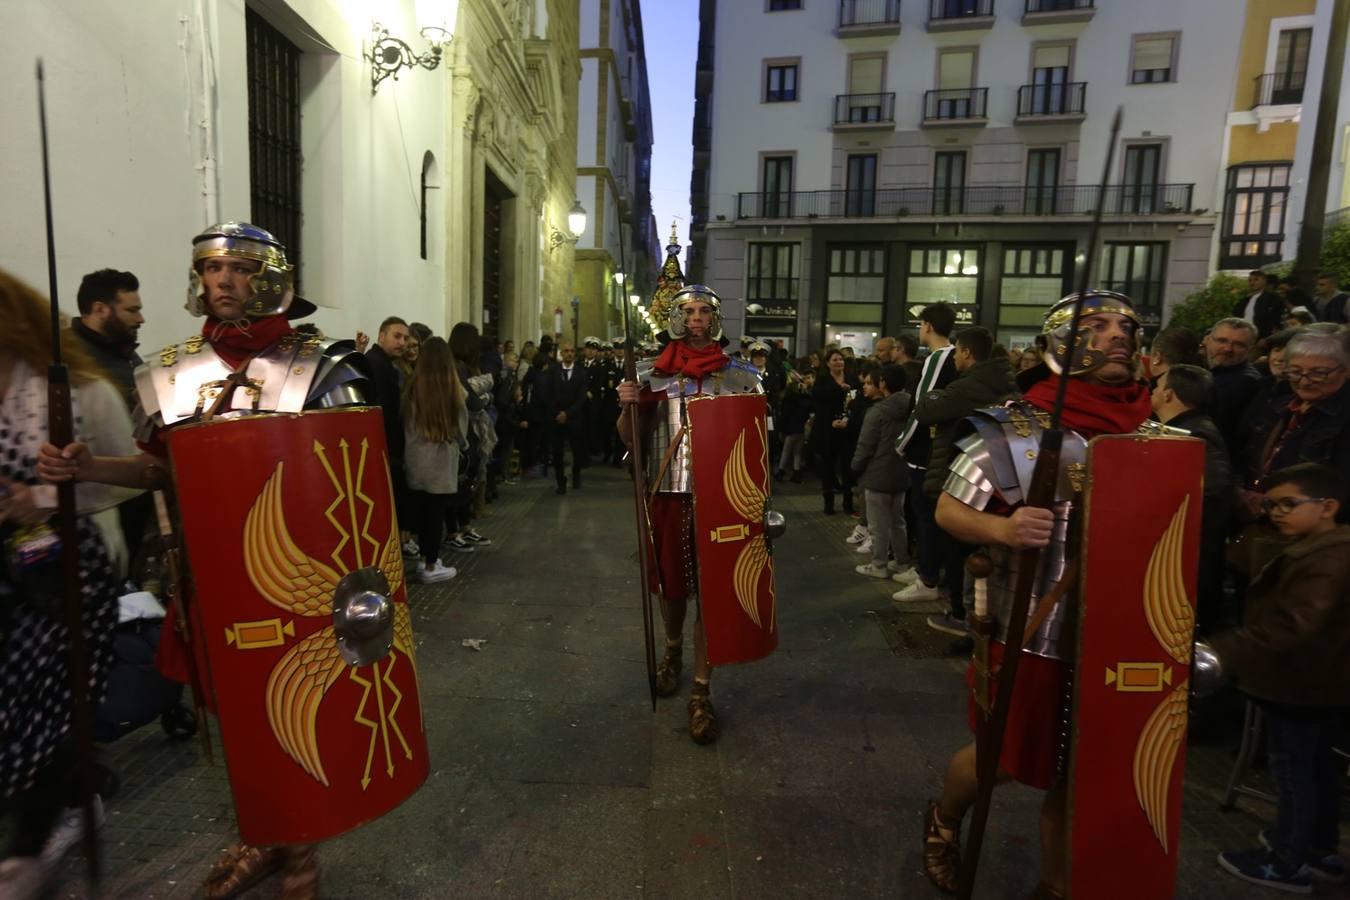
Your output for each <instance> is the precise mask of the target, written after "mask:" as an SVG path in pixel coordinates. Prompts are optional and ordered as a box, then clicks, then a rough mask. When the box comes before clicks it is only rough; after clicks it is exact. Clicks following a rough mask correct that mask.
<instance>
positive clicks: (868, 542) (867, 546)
mask: <svg viewBox="0 0 1350 900" xmlns="http://www.w3.org/2000/svg"><path fill="white" fill-rule="evenodd" d="M853 552H854V553H871V552H872V537H871V536H870V535H869V536H867V537H865V538H863V542H862V543H861V544H859V545H858V546H857V547H856V548H854V550H853Z"/></svg>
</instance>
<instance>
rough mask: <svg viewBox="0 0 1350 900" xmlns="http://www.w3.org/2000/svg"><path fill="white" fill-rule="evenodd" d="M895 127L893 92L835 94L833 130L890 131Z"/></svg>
mask: <svg viewBox="0 0 1350 900" xmlns="http://www.w3.org/2000/svg"><path fill="white" fill-rule="evenodd" d="M894 128H895V92H894V91H891V92H889V93H885V94H836V95H835V98H834V130H835V131H891V130H893V129H894Z"/></svg>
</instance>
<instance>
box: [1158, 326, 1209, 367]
mask: <svg viewBox="0 0 1350 900" xmlns="http://www.w3.org/2000/svg"><path fill="white" fill-rule="evenodd" d="M1151 349H1152V350H1153V352H1154V353H1156V354H1157V355H1159V356H1161V357H1162V359H1163V362H1165V363H1167V364H1168V365H1169V366H1178V365H1187V366H1198V365H1201V364H1202V363H1203V362H1204V359H1205V357H1204V354H1202V353H1201V352H1200V338H1199V336H1198V335H1196V333H1195V332H1194V331H1191V330H1190V329H1189V328H1183V327H1181V326H1180V325H1178V326H1176V327H1173V328H1164V329H1163V330H1162V331H1160V332H1158V334H1157V336H1155V337H1154V338H1153V346H1152V348H1151Z"/></svg>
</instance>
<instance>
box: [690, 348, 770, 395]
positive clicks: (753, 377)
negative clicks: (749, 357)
mask: <svg viewBox="0 0 1350 900" xmlns="http://www.w3.org/2000/svg"><path fill="white" fill-rule="evenodd" d="M710 381H711V382H712V384H711V387H712V390H708V387H709V382H710ZM703 382H704V391H703V392H704V393H711V394H762V393H764V375H763V373H761V372H760V371H759V369H756V368H755V367H754V366H753V365H752V364H751V363H749V362H746V361H745V360H743V359H737V358H736V357H734V356H733V357H731V358H730V359H728V360H727V364H726V366H725V367H724V368H723V369H722V370H721V371H719V372H714V373H712V374H711V375H709V376H707V377H706V378H704V379H703Z"/></svg>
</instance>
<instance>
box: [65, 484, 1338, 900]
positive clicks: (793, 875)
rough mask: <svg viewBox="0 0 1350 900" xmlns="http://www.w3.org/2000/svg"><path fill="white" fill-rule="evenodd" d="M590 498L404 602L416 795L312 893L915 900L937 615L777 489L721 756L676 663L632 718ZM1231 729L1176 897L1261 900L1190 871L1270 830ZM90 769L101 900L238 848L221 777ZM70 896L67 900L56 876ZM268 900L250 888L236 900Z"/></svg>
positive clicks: (936, 759) (936, 757)
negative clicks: (748, 658) (770, 621)
mask: <svg viewBox="0 0 1350 900" xmlns="http://www.w3.org/2000/svg"><path fill="white" fill-rule="evenodd" d="M586 477H587V481H586V487H585V488H584V489H583V490H580V491H573V492H569V493H568V494H567V495H566V496H565V497H557V496H555V495H554V494H553V491H552V484H551V481H545V480H533V481H523V482H521V484H520V485H519V486H514V487H504V488H503V489H502V500H501V501H500V502H498V503H497V504H495V505H493V506H492V507H490V510H491V515H490V516H489V517H487V518H485V519H484V520H483V521H482V522H480V523H479V527H480V530H481V531H482V532H483V533H485V534H487V535H488V536H489V537H491V538H492V539H493V541H494V543H493V544H492V545H491V546H490V547H485V548H480V549H479V551H478V552H476V553H473V554H471V555H460V556H457V557H456V558H455V559H454V560H453V562H454V564H455V565H456V566H459V567H460V575H459V577H458V578H456V579H454V580H452V581H450V582H446V583H444V584H440V585H436V586H432V587H420V586H415V587H413V588H412V591H411V595H410V596H411V601H412V604H413V609H414V616H415V626H416V629H417V643H418V664H419V671H420V677H421V692H422V702H423V704H424V709H425V712H426V718H427V727H428V737H429V741H430V747H431V754H432V762H431V767H432V770H431V776H430V778H429V779H428V781H427V783H426V784H425V786H423V788H422V789H421V790H420V792H419V793H418V794H417V795H416V796H414V797H413V798H412V799H411V800H410V801H409V802H408V803H406V804H405V805H404V806H403V807H401V808H400V809H399V810H397V811H396V812H394V813H392V814H390V815H388V816H386V817H384V818H383V819H381V820H379V821H377V822H376V823H374V824H372V825H370V826H368V827H365V828H363V829H360V830H358V831H356V832H354V833H351V834H349V835H346V836H344V837H342V838H340V839H338V840H334V841H332V842H329V843H327V844H325V845H324V847H323V848H322V850H321V858H322V861H323V889H324V895H325V896H329V897H335V898H336V897H344V898H345V897H350V898H357V897H361V898H375V897H466V898H477V897H576V898H611V897H612V898H621V897H629V898H642V897H645V898H657V897H672V898H677V897H678V898H685V897H688V898H692V897H698V898H700V900H709V898H759V897H763V898H782V897H814V898H827V897H860V898H866V897H887V898H893V897H905V898H911V897H912V898H927V897H936V896H939V895H938V894H937V893H936V891H934V890H933V889H932V888H931V887H930V886H929V885H928V883H927V881H926V880H925V878H924V875H923V872H922V866H921V860H920V830H921V829H920V826H921V814H922V810H923V808H924V804H925V801H926V799H927V798H928V797H930V796H933V795H935V793H936V792H937V790H938V788H939V784H940V779H941V772H942V767H943V766H945V763H946V760H947V758H948V756H949V755H950V753H951V752H952V751H953V750H954V749H955V748H956V747H958V746H959V745H960V744H961V743H962V742H963V741H965V740H967V739H968V732H967V729H966V725H965V689H964V683H963V681H962V678H961V671H962V668H963V665H964V661H963V659H962V658H960V657H957V656H952V655H948V650H949V649H950V648H949V646H948V645H947V643H946V641H947V639H945V638H941V637H940V636H938V635H936V634H935V633H934V632H932V631H930V630H929V629H927V628H926V627H924V625H923V617H924V615H925V614H927V613H930V612H933V611H936V607H931V608H927V609H922V610H917V609H916V610H914V611H910V610H906V611H905V612H904V613H903V614H899V613H897V612H896V611H895V607H894V605H893V604H892V603H891V601H890V599H889V593H890V590H889V586H890V582H885V583H882V582H877V581H872V580H869V579H864V578H861V577H860V576H857V575H855V574H854V573H853V566H854V564H855V562H856V560H857V558H858V557H856V556H855V554H853V553H851V552H850V550H851V549H852V548H849V547H848V546H847V545H846V544H845V543H844V537H845V535H846V534H847V532H848V530H849V529H850V528H851V527H852V525H853V524H854V523H853V520H851V519H850V518H849V517H847V516H842V515H841V516H835V517H830V518H827V517H824V516H822V515H820V513H819V511H818V510H819V502H820V501H819V498H818V497H817V496H816V495H815V494H814V493H813V492H811V491H809V490H808V489H806V488H804V487H798V486H795V485H790V486H789V489H788V490H787V491H784V492H782V493H781V496H780V497H779V503H778V506H779V508H780V509H782V510H783V511H784V512H785V513H786V514H787V516H788V521H789V530H788V534H787V536H786V537H785V538H784V539H783V540H782V541H780V542H779V543H778V545H777V556H776V558H777V561H778V565H779V569H778V593H779V604H780V605H779V610H780V614H779V621H780V628H781V635H782V643H781V646H780V649H779V651H778V652H777V653H776V654H774V655H773V656H772V657H771V658H770V659H768V660H766V661H763V662H761V663H758V664H755V665H750V666H744V667H739V668H728V669H724V670H720V671H719V672H718V673H717V676H716V678H715V679H714V682H713V691H714V699H715V700H716V702H717V709H718V713H719V716H720V718H721V720H722V724H723V727H724V733H723V737H722V739H721V740H720V741H719V742H718V743H717V744H715V745H714V746H712V747H698V746H695V745H694V744H693V743H691V742H690V740H689V739H688V736H687V732H686V722H687V720H686V714H685V707H684V702H685V699H686V698H687V694H688V668H686V674H685V682H684V690H683V692H682V693H683V696H682V697H678V698H673V699H670V700H664V701H660V703H659V706H658V708H657V711H656V713H655V715H653V714H652V712H651V710H650V708H649V706H648V702H647V697H646V686H645V675H644V667H643V662H642V642H641V621H642V620H641V616H640V614H639V610H638V607H637V603H638V597H637V591H636V582H637V567H636V563H635V560H634V537H633V534H632V522H633V514H632V506H631V502H632V501H631V493H630V492H629V487H628V482H627V481H626V480H624V479H623V478H621V477H620V475H619V473H618V472H617V470H614V469H610V468H598V467H597V468H592V469H590V470H588V471H587V473H586ZM466 638H479V639H483V640H485V641H486V643H485V644H483V645H482V649H481V651H475V650H472V649H467V648H465V647H463V646H461V641H462V640H464V639H466ZM686 664H687V665H688V663H686ZM1238 714H1240V710H1239V713H1238ZM1228 718H1231V716H1230V717H1228ZM1235 732H1236V728H1235V727H1223V728H1206V729H1205V734H1203V735H1200V736H1198V737H1197V738H1196V740H1194V741H1193V742H1192V747H1191V749H1190V753H1189V756H1188V773H1187V789H1186V796H1185V805H1186V812H1185V823H1184V827H1183V832H1182V839H1181V841H1182V843H1181V853H1182V861H1181V876H1180V881H1179V887H1178V891H1177V896H1178V897H1182V898H1208V897H1225V898H1247V897H1252V898H1255V897H1264V896H1267V893H1266V892H1265V891H1262V890H1261V889H1259V888H1256V887H1249V886H1247V885H1244V884H1242V883H1241V882H1239V881H1237V880H1235V879H1232V878H1230V877H1229V876H1227V875H1224V874H1223V873H1221V872H1220V871H1219V869H1218V868H1217V866H1216V865H1215V862H1214V857H1215V855H1216V853H1217V852H1218V851H1219V850H1221V849H1230V848H1235V847H1249V846H1251V845H1253V844H1254V843H1255V839H1256V834H1257V831H1258V830H1259V829H1260V828H1261V827H1264V826H1265V825H1266V824H1268V823H1269V821H1270V819H1271V817H1272V815H1273V808H1272V807H1271V806H1269V805H1267V804H1264V803H1261V802H1259V801H1247V800H1244V801H1242V802H1241V803H1240V804H1239V808H1238V809H1237V810H1235V811H1232V812H1228V813H1225V812H1221V811H1219V808H1218V800H1219V797H1220V795H1221V793H1222V789H1223V785H1224V783H1225V781H1226V779H1227V776H1228V771H1229V768H1230V767H1231V764H1232V760H1233V756H1234V750H1235V746H1236V735H1235ZM104 755H105V761H106V762H107V763H108V764H109V765H110V766H111V767H112V768H114V769H115V770H116V771H117V772H118V773H119V774H120V776H121V779H122V783H121V790H120V792H119V793H118V794H117V795H116V796H115V797H114V798H112V799H110V800H109V801H108V803H107V813H108V819H107V825H106V826H105V828H104V829H103V833H102V836H103V842H104V846H105V848H106V855H107V862H106V866H107V876H106V878H107V891H106V894H107V896H115V897H137V898H169V897H189V896H194V895H195V894H196V892H197V891H198V888H199V885H200V883H201V880H202V877H203V875H204V874H205V872H206V870H207V868H208V867H209V865H210V864H211V862H212V861H213V859H214V857H215V856H216V853H217V851H218V850H219V849H220V848H221V847H223V846H225V845H226V844H228V843H229V842H231V841H232V840H233V839H234V830H233V819H232V812H231V805H230V800H229V792H228V782H227V779H226V774H225V769H224V767H223V765H220V764H217V765H216V766H214V767H208V766H207V765H205V764H204V762H203V760H202V759H201V758H199V747H198V744H197V743H196V742H187V743H181V744H172V743H169V742H168V741H167V739H166V738H165V736H164V734H163V733H162V732H161V731H160V729H159V728H158V727H157V726H151V727H147V728H145V729H142V730H141V731H140V732H138V733H135V734H133V735H131V736H129V737H127V738H124V739H123V740H121V741H120V742H118V743H116V744H114V745H111V746H109V747H107V748H105V751H104ZM217 759H218V760H219V752H217ZM1256 777H1258V778H1259V776H1256ZM1038 799H1039V798H1038V795H1037V794H1036V793H1035V792H1033V791H1030V790H1026V789H1021V788H1016V787H1009V788H1007V789H1003V790H1001V791H1000V793H999V797H998V799H997V801H996V804H995V807H994V811H993V816H992V820H991V825H992V830H991V834H990V839H989V840H988V841H987V842H986V847H985V853H986V857H985V862H984V865H983V866H982V868H981V886H982V889H981V890H980V891H979V892H978V896H981V897H996V898H1003V897H1008V898H1020V897H1024V896H1025V895H1026V894H1027V893H1028V892H1029V891H1030V890H1031V888H1032V886H1033V885H1034V884H1035V881H1036V877H1037V876H1036V869H1037V865H1038V840H1037V835H1036V829H1035V821H1036V819H1035V811H1036V808H1037V805H1038ZM66 875H67V878H66V883H65V884H66V887H65V888H64V891H65V892H69V894H70V895H71V896H79V889H78V887H77V884H78V882H77V880H76V879H77V878H78V868H77V862H76V860H71V861H70V862H68V864H67V867H66ZM276 892H277V884H276V882H275V880H274V881H272V882H268V883H266V884H265V885H263V886H262V887H261V888H259V889H258V890H256V891H255V892H254V893H253V894H250V895H249V896H256V897H271V896H275V895H276ZM1325 895H1326V896H1331V894H1330V893H1326V894H1325Z"/></svg>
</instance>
